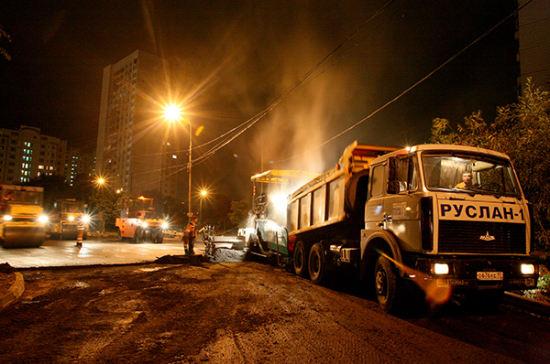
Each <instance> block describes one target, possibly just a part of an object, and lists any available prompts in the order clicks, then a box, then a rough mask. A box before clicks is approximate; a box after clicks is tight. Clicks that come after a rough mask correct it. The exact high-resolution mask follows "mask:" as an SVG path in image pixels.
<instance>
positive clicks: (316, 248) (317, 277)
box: [308, 243, 326, 284]
mask: <svg viewBox="0 0 550 364" xmlns="http://www.w3.org/2000/svg"><path fill="white" fill-rule="evenodd" d="M308 265H309V278H310V279H311V281H312V282H313V283H315V284H321V283H323V279H324V278H325V275H326V273H325V270H326V263H325V254H324V251H323V246H322V245H321V244H320V243H316V244H314V245H313V246H312V247H311V251H310V252H309V262H308Z"/></svg>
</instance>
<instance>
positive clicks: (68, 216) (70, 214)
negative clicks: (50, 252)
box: [46, 199, 90, 240]
mask: <svg viewBox="0 0 550 364" xmlns="http://www.w3.org/2000/svg"><path fill="white" fill-rule="evenodd" d="M89 222H90V215H89V214H88V213H87V212H86V204H85V203H84V202H83V201H79V200H76V199H63V200H58V201H56V202H54V203H53V205H52V206H51V208H50V209H49V216H48V224H47V229H46V233H47V234H49V235H50V236H51V237H57V238H59V239H61V240H65V239H76V238H77V236H78V227H79V225H80V226H81V228H83V229H84V230H83V234H82V235H83V236H82V238H83V239H86V238H87V236H88V228H89Z"/></svg>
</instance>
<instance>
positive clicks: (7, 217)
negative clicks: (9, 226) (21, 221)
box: [4, 215, 13, 221]
mask: <svg viewBox="0 0 550 364" xmlns="http://www.w3.org/2000/svg"><path fill="white" fill-rule="evenodd" d="M11 220H13V217H11V215H4V221H11Z"/></svg>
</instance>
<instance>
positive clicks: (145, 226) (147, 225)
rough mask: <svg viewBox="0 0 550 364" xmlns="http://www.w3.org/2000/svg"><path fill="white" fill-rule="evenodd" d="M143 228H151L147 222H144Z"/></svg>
mask: <svg viewBox="0 0 550 364" xmlns="http://www.w3.org/2000/svg"><path fill="white" fill-rule="evenodd" d="M141 227H142V228H144V229H145V228H147V227H149V224H148V223H146V222H143V223H142V224H141Z"/></svg>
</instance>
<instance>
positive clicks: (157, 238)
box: [153, 231, 164, 244]
mask: <svg viewBox="0 0 550 364" xmlns="http://www.w3.org/2000/svg"><path fill="white" fill-rule="evenodd" d="M162 240H164V234H163V233H162V231H158V232H157V233H156V234H154V235H153V243H155V244H162Z"/></svg>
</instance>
